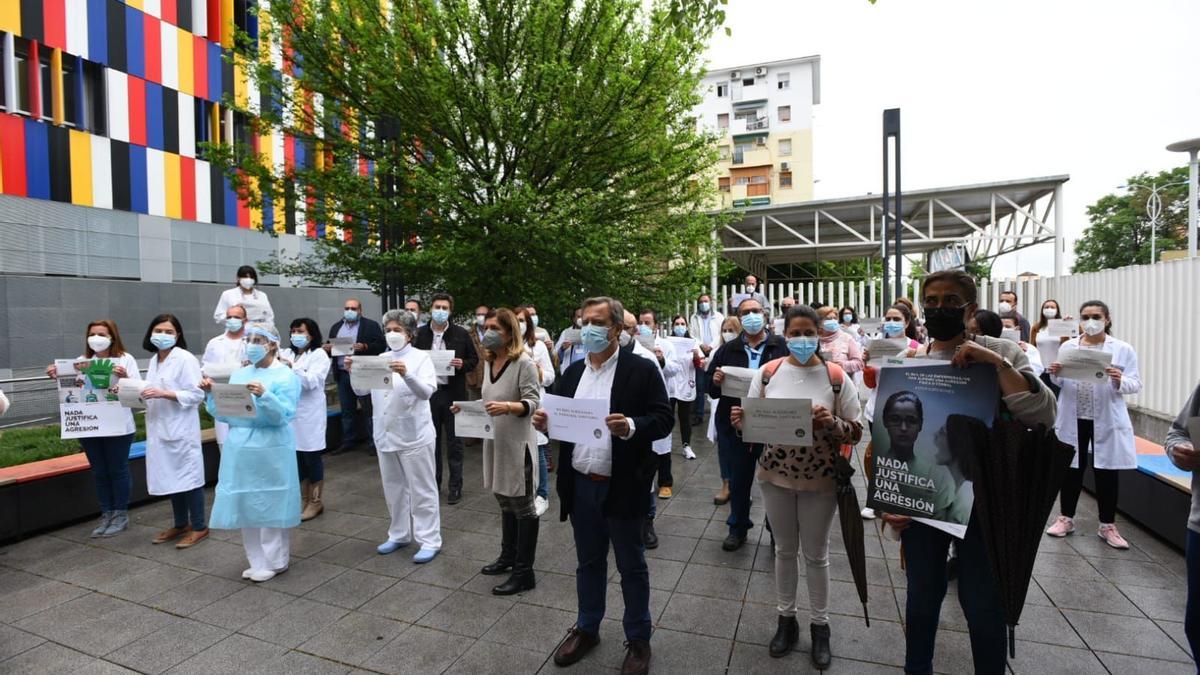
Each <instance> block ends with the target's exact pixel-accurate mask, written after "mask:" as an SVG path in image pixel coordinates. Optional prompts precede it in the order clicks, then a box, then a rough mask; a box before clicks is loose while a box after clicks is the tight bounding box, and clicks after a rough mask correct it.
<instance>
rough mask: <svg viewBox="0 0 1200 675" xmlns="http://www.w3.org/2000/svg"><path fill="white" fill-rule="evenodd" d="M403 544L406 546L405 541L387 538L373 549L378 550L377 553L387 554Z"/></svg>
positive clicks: (402, 546) (400, 547) (398, 548)
mask: <svg viewBox="0 0 1200 675" xmlns="http://www.w3.org/2000/svg"><path fill="white" fill-rule="evenodd" d="M405 546H408V542H407V541H392V540H390V539H389V540H387V541H385V542H383V543H382V544H380V545H379V546H376V547H375V550H376V551H379V555H387V554H389V553H395V552H396V551H398V550H400V549H402V548H404V547H405Z"/></svg>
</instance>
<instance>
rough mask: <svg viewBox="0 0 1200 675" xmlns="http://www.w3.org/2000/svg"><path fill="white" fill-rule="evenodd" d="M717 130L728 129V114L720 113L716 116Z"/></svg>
mask: <svg viewBox="0 0 1200 675" xmlns="http://www.w3.org/2000/svg"><path fill="white" fill-rule="evenodd" d="M717 128H718V129H728V128H729V113H720V114H718V115H717Z"/></svg>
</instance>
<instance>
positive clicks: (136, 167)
mask: <svg viewBox="0 0 1200 675" xmlns="http://www.w3.org/2000/svg"><path fill="white" fill-rule="evenodd" d="M129 202H130V204H129V205H130V206H131V207H132V209H133V210H134V211H136V212H138V213H149V212H150V206H149V196H148V194H147V190H146V149H145V148H143V147H142V146H140V145H130V146H129Z"/></svg>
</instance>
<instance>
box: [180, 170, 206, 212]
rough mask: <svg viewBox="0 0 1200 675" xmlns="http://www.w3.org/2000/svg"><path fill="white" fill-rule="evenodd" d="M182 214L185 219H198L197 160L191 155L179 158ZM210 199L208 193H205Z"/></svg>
mask: <svg viewBox="0 0 1200 675" xmlns="http://www.w3.org/2000/svg"><path fill="white" fill-rule="evenodd" d="M179 182H180V190H179V196H180V202H181V206H182V211H181V213H180V215H182V216H183V219H184V220H195V219H196V160H194V159H192V158H191V157H180V158H179ZM204 198H205V199H208V195H204Z"/></svg>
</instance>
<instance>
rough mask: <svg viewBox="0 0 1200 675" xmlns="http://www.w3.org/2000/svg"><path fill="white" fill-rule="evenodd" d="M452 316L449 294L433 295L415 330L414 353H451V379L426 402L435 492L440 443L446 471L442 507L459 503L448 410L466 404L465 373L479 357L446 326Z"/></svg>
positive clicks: (456, 445)
mask: <svg viewBox="0 0 1200 675" xmlns="http://www.w3.org/2000/svg"><path fill="white" fill-rule="evenodd" d="M453 312H454V298H453V297H451V295H450V294H449V293H435V294H434V295H433V303H432V305H431V306H430V310H429V315H430V320H429V323H428V324H426V325H424V326H421V327H420V328H419V329H417V341H416V343H415V344H414V345H413V346H414V347H416V348H417V349H425V350H429V349H439V350H448V351H453V352H454V359H453V360H451V361H450V365H452V366H454V374H453V375H449V376H447V375H439V376H438V388H437V391H436V392H434V393H433V396H432V397H431V398H430V399H429V409H430V412H432V413H433V426H434V428H436V429H437V441H436V442H435V446H434V448H435V450H434V456H435V460H434V461H436V462H437V483H438V489H439V490H440V489H441V487H442V440H443V439H445V442H446V455H447V461H446V464H447V465H448V466H449V467H450V486H449V488H450V491H449V493H448V494H447V495H446V503H448V504H457V503H458V502H459V501H461V500H462V484H463V477H462V471H463V469H462V466H463V445H462V441H461V440H459V438H458V436H456V435H454V415H453V413H451V412H450V406H451V405H452V404H453V403H454V402H455V401H465V400H467V373H469V372H471V371H473V370H475V364H477V363H478V362H479V355H478V353H477V352H476V351H475V345H474V344H473V343H472V342H471V334H470V333H468V332H467V331H466V329H465V328H463V327H462V326H456V325H454V324H453V323H451V322H450V315H451V314H452V313H453Z"/></svg>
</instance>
